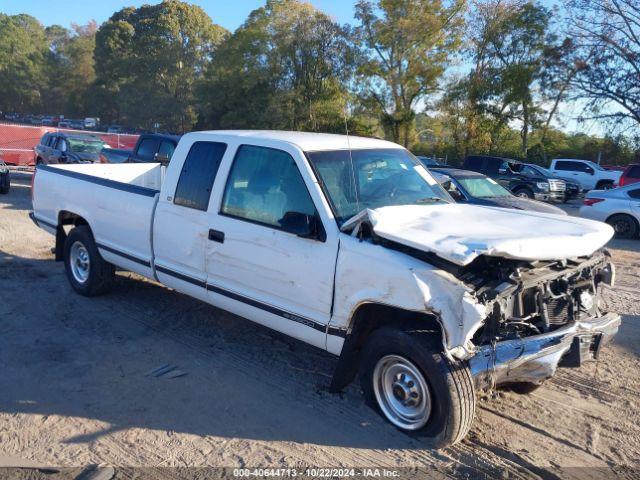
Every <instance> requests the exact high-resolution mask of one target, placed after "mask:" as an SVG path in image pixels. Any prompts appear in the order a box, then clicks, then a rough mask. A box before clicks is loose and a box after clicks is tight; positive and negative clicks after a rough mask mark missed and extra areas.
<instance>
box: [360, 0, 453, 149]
mask: <svg viewBox="0 0 640 480" xmlns="http://www.w3.org/2000/svg"><path fill="white" fill-rule="evenodd" d="M464 9H465V2H464V1H462V0H452V1H451V2H443V1H440V0H377V1H376V2H375V3H373V2H371V1H369V0H359V1H358V3H357V4H356V18H357V20H358V21H359V26H358V27H357V28H356V30H355V34H356V38H357V39H358V44H359V46H360V48H361V50H362V55H363V57H364V58H363V61H362V62H361V64H360V68H359V71H358V80H359V82H358V84H359V94H360V96H361V98H362V100H363V102H365V103H366V104H367V105H369V106H370V108H371V109H372V111H375V112H377V114H378V115H379V117H380V120H381V123H382V125H383V127H384V129H385V132H386V134H387V136H388V137H389V138H390V139H392V140H393V141H395V142H398V143H402V144H403V145H404V146H406V147H408V146H410V145H411V144H412V143H413V142H414V130H415V129H414V125H415V109H416V106H417V105H418V104H419V103H420V102H422V101H424V100H425V99H426V97H427V96H428V95H430V94H433V93H434V92H435V91H436V89H437V87H438V81H439V79H440V78H441V77H442V75H443V73H444V71H445V69H446V67H447V66H448V64H449V61H450V59H451V56H452V54H453V52H454V51H455V50H456V49H457V48H458V47H459V44H460V33H461V28H462V26H463V24H464V16H463V13H464Z"/></svg>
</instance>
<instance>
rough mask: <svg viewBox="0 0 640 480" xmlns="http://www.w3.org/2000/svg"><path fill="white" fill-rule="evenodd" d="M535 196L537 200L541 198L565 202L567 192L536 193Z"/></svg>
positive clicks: (546, 200)
mask: <svg viewBox="0 0 640 480" xmlns="http://www.w3.org/2000/svg"><path fill="white" fill-rule="evenodd" d="M533 196H534V198H535V199H536V200H540V201H542V202H564V199H565V192H557V191H552V192H544V193H534V194H533Z"/></svg>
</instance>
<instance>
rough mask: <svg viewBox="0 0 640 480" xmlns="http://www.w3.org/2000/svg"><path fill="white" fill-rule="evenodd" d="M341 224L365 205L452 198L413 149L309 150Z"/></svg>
mask: <svg viewBox="0 0 640 480" xmlns="http://www.w3.org/2000/svg"><path fill="white" fill-rule="evenodd" d="M307 157H308V158H309V160H310V162H311V164H312V166H313V168H314V170H315V171H316V172H317V174H318V175H319V177H320V181H321V183H322V188H323V190H324V192H325V195H327V197H328V199H329V202H330V204H331V207H332V208H333V211H334V214H335V216H336V220H337V221H338V224H339V225H342V224H343V223H344V222H345V221H347V220H348V219H349V218H351V217H352V216H353V215H356V214H357V213H359V212H360V211H361V210H363V209H365V208H371V209H374V208H380V207H386V206H390V205H415V204H427V203H440V202H447V203H448V202H450V201H451V197H449V195H448V194H447V193H446V192H445V191H444V190H443V189H442V187H440V185H438V182H436V181H435V179H434V178H433V177H432V176H431V175H430V174H429V172H427V169H426V168H424V166H422V165H421V164H420V162H419V161H418V160H416V159H415V157H413V156H412V155H411V154H410V153H409V152H407V151H406V150H403V149H361V150H351V158H352V159H353V170H352V169H351V159H350V155H349V150H331V151H322V152H307Z"/></svg>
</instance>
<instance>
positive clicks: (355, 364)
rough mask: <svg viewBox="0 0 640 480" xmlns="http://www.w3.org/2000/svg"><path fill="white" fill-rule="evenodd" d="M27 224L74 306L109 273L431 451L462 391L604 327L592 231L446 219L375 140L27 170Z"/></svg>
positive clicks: (498, 215)
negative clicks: (320, 361) (220, 319)
mask: <svg viewBox="0 0 640 480" xmlns="http://www.w3.org/2000/svg"><path fill="white" fill-rule="evenodd" d="M165 169H166V172H165ZM32 217H33V219H34V221H35V222H36V224H37V225H39V226H40V227H41V228H43V229H45V230H46V231H48V232H50V233H52V234H54V235H55V245H56V247H55V254H56V259H57V260H60V261H63V262H64V267H65V270H66V273H67V278H68V280H69V282H70V284H71V286H72V287H73V288H74V289H75V290H76V291H77V292H78V293H80V294H82V295H86V296H92V295H98V294H101V293H105V292H107V291H108V290H109V288H110V286H111V285H112V283H113V281H114V271H115V268H116V267H118V268H120V269H125V270H130V271H133V272H137V273H138V274H140V275H143V276H146V277H149V278H153V279H155V280H157V281H158V282H161V283H163V284H164V285H167V286H169V287H171V288H174V289H176V290H178V291H180V292H183V293H185V294H187V295H191V296H193V297H196V298H198V299H200V300H202V301H204V302H208V303H211V304H213V305H216V306H218V307H221V308H224V309H227V310H229V311H231V312H234V313H236V314H238V315H241V316H243V317H246V318H248V319H250V320H253V321H255V322H257V323H260V324H262V325H266V326H268V327H270V328H273V329H275V330H278V331H280V332H283V333H284V334H286V335H290V336H292V337H295V338H297V339H300V340H302V341H305V342H307V343H309V344H311V345H314V346H316V347H318V348H322V349H325V350H327V351H329V352H331V353H332V354H334V355H336V356H338V360H337V363H336V368H335V371H334V374H333V379H332V381H331V387H330V388H331V390H332V391H340V390H341V389H343V388H344V387H346V386H347V385H348V384H349V383H350V382H351V381H352V380H353V379H354V378H355V377H356V375H359V377H360V379H361V385H362V388H363V390H364V393H365V397H366V399H367V402H368V403H370V404H371V405H372V406H374V407H375V408H376V409H377V410H378V411H379V412H381V413H382V415H383V416H384V417H385V418H386V419H388V420H389V421H390V422H391V423H392V424H394V425H395V426H396V427H398V428H400V429H402V430H404V431H410V432H416V433H418V434H420V435H422V436H424V437H426V438H428V439H430V441H431V444H432V445H434V446H444V445H450V444H452V443H455V442H457V441H459V440H461V439H462V438H463V437H464V436H465V435H466V433H467V432H468V430H469V428H470V426H471V423H472V420H473V417H474V411H475V404H476V394H475V392H476V391H477V390H479V389H490V388H494V387H496V386H503V385H511V386H512V387H513V388H517V389H520V390H521V391H530V390H532V389H534V388H536V387H537V386H538V385H540V384H541V383H542V382H543V381H545V380H546V379H547V378H550V377H551V376H553V375H554V374H555V372H556V370H557V368H559V367H578V366H580V365H581V364H583V363H584V362H587V361H589V360H593V359H594V358H596V357H597V355H598V353H599V351H600V349H601V348H602V347H603V346H604V345H606V344H607V342H608V341H610V340H611V338H612V337H613V335H614V334H615V333H616V332H617V330H618V326H619V324H620V317H619V315H617V314H615V313H607V312H603V311H601V306H600V305H601V304H600V301H599V297H600V291H601V289H602V287H603V285H611V284H612V283H613V278H614V270H613V265H612V264H611V261H610V258H609V256H608V254H607V252H606V251H604V250H602V247H603V245H604V244H605V243H606V242H607V241H608V240H609V239H610V238H611V236H612V234H613V230H612V228H611V227H610V226H608V225H606V224H604V223H600V222H596V221H592V220H586V219H581V218H576V217H567V216H558V215H553V214H544V213H530V212H525V211H518V210H506V209H502V208H494V207H481V206H475V205H463V204H456V203H453V202H452V201H451V198H450V197H449V195H448V194H447V193H446V192H445V191H444V190H443V189H442V188H441V187H440V186H439V185H438V183H437V182H436V181H435V180H434V179H433V177H432V176H431V174H430V173H429V172H428V171H427V170H426V169H425V168H424V166H422V165H421V164H420V163H419V162H418V161H417V160H416V159H415V157H413V156H412V155H411V154H410V153H409V152H408V151H407V150H405V149H403V148H402V147H400V146H398V145H396V144H393V143H390V142H385V141H382V140H375V139H367V138H360V137H345V136H341V135H328V134H312V133H301V132H267V131H221V132H196V133H189V134H187V135H185V136H183V137H182V139H181V140H180V143H179V144H178V147H177V149H176V151H175V154H174V157H173V159H172V161H171V163H170V164H169V166H168V167H164V166H161V165H159V164H153V163H141V164H120V165H109V164H97V165H61V166H40V167H39V168H38V169H37V170H36V174H35V178H34V182H33V212H32Z"/></svg>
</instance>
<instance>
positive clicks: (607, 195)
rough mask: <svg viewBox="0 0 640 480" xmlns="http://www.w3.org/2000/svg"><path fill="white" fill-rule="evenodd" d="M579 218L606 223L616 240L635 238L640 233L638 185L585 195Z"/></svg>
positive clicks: (595, 191) (639, 191) (639, 187)
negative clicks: (611, 229)
mask: <svg viewBox="0 0 640 480" xmlns="http://www.w3.org/2000/svg"><path fill="white" fill-rule="evenodd" d="M580 216H582V217H585V218H591V219H593V220H599V221H601V222H607V223H608V224H609V225H611V226H612V227H613V229H614V230H615V235H616V237H618V238H636V237H637V236H638V233H639V232H640V227H639V225H640V184H631V185H627V186H625V187H619V188H614V189H610V190H594V191H592V192H589V193H587V195H586V196H585V198H584V200H583V202H582V207H580Z"/></svg>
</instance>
